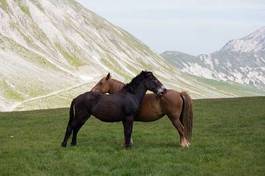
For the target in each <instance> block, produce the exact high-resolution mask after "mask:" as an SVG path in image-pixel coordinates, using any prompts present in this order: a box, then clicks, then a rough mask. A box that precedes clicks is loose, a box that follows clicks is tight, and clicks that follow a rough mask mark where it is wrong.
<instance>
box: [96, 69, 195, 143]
mask: <svg viewBox="0 0 265 176" xmlns="http://www.w3.org/2000/svg"><path fill="white" fill-rule="evenodd" d="M124 85H125V84H124V83H122V82H120V81H118V80H115V79H112V78H111V75H110V73H108V75H107V76H106V77H103V78H102V79H101V80H100V81H99V82H98V83H97V84H96V85H95V86H94V87H93V88H92V89H91V91H94V92H101V93H110V94H113V93H115V92H118V91H119V90H121V89H122V88H123V87H124ZM165 115H167V116H168V118H169V119H170V121H171V123H172V124H173V126H174V127H175V128H176V129H177V131H178V133H179V136H180V146H181V147H189V145H190V144H191V136H192V123H193V111H192V99H191V97H190V96H189V95H188V94H187V93H186V92H177V91H175V90H171V89H167V91H166V92H165V93H164V94H163V96H157V95H155V94H153V93H152V94H146V95H145V96H144V98H143V101H142V103H141V105H140V107H139V110H138V112H137V114H136V116H135V119H134V120H135V121H142V122H151V121H155V120H158V119H160V118H162V117H163V116H165Z"/></svg>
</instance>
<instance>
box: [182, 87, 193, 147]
mask: <svg viewBox="0 0 265 176" xmlns="http://www.w3.org/2000/svg"><path fill="white" fill-rule="evenodd" d="M180 96H181V98H182V100H183V107H182V112H181V115H180V120H181V122H182V123H183V125H184V134H185V136H186V138H187V139H188V141H189V142H190V143H191V136H192V123H193V112H192V99H191V97H190V96H189V95H188V94H187V93H186V92H181V93H180Z"/></svg>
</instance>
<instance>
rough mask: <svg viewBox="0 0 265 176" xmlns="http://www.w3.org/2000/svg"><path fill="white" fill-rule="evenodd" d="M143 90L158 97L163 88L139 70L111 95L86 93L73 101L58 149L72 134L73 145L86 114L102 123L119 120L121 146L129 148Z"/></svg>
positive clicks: (147, 74) (151, 76)
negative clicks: (121, 130) (121, 125)
mask: <svg viewBox="0 0 265 176" xmlns="http://www.w3.org/2000/svg"><path fill="white" fill-rule="evenodd" d="M147 90H150V91H153V92H154V93H156V94H157V95H162V94H163V93H164V92H165V91H166V89H165V88H164V86H163V85H162V84H161V83H160V81H158V80H157V78H156V77H155V76H154V75H153V74H152V72H146V71H142V72H141V73H140V74H139V75H138V76H136V77H135V78H133V79H132V81H131V82H130V83H128V84H126V85H125V86H124V87H123V88H122V89H121V90H119V91H117V92H116V93H114V94H110V95H106V94H102V93H99V92H86V93H84V94H81V95H79V96H77V97H76V98H75V99H73V101H72V103H71V107H70V119H69V122H68V125H67V128H66V132H65V137H64V140H63V142H62V144H61V145H62V146H63V147H66V145H67V140H68V138H69V137H70V135H71V133H72V132H73V137H72V143H71V144H72V145H76V137H77V133H78V131H79V129H80V128H81V127H82V125H83V124H84V123H85V122H86V120H87V119H88V118H89V117H90V115H93V116H95V117H96V118H98V119H100V120H102V121H104V122H118V121H122V123H123V127H124V137H125V147H129V146H130V145H131V141H130V139H131V133H132V128H133V121H134V118H135V115H136V112H137V111H138V109H139V106H140V103H141V101H142V99H143V97H144V95H145V93H146V91H147Z"/></svg>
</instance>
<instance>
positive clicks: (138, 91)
mask: <svg viewBox="0 0 265 176" xmlns="http://www.w3.org/2000/svg"><path fill="white" fill-rule="evenodd" d="M146 91H147V89H146V88H145V87H144V85H142V84H139V85H138V86H136V87H135V88H134V90H133V92H131V93H132V94H133V95H134V99H135V100H136V101H137V102H138V103H139V104H140V103H141V102H142V100H143V98H144V95H145V93H146Z"/></svg>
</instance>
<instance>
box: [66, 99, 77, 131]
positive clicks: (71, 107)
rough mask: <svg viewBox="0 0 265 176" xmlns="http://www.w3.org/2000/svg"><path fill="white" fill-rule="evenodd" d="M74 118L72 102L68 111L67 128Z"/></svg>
mask: <svg viewBox="0 0 265 176" xmlns="http://www.w3.org/2000/svg"><path fill="white" fill-rule="evenodd" d="M74 116H75V107H74V101H72V103H71V106H70V110H69V121H68V125H67V126H69V125H70V124H71V123H72V121H73V119H74Z"/></svg>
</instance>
